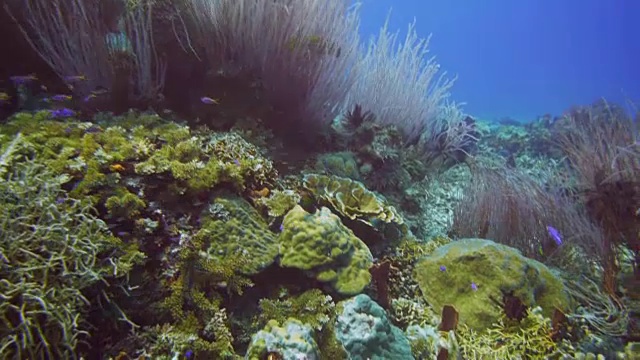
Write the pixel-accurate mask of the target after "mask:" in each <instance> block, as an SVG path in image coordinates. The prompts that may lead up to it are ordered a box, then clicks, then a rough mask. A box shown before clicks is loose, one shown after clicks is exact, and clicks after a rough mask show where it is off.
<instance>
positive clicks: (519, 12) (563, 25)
mask: <svg viewBox="0 0 640 360" xmlns="http://www.w3.org/2000/svg"><path fill="white" fill-rule="evenodd" d="M391 8H392V12H391V15H390V16H391V18H390V28H391V29H392V30H401V31H406V28H407V24H408V23H410V22H412V21H413V20H414V19H415V20H416V29H417V31H418V33H419V35H420V36H423V37H426V36H428V35H429V34H430V33H432V34H433V37H432V39H431V44H430V48H431V51H432V54H433V55H435V56H436V57H437V59H438V60H439V62H440V63H441V65H442V68H443V69H445V70H447V71H448V72H449V73H450V74H456V75H458V81H457V84H456V86H455V87H454V89H453V96H454V99H455V100H456V101H462V102H466V103H467V106H466V111H467V112H469V113H470V114H472V115H474V116H477V117H480V118H483V119H500V118H505V117H509V118H513V119H516V120H519V121H523V122H527V121H530V120H533V119H535V117H536V116H538V115H542V114H545V113H550V114H560V113H562V112H563V111H564V110H566V109H567V108H568V107H570V106H571V105H578V104H580V105H582V104H588V103H591V102H593V101H594V100H597V99H599V98H601V97H605V98H607V99H608V100H610V101H617V102H622V103H626V102H628V101H633V102H635V103H636V104H638V102H639V101H640V40H639V39H640V26H639V25H638V23H639V19H640V1H636V0H617V1H607V0H563V1H554V0H519V1H509V0H468V1H461V0H405V1H401V2H399V1H391V0H364V1H363V6H362V25H361V31H362V36H363V37H365V38H368V37H369V36H372V35H375V34H377V32H378V30H379V27H380V24H382V23H383V22H384V20H385V18H386V16H387V14H388V13H389V9H391Z"/></svg>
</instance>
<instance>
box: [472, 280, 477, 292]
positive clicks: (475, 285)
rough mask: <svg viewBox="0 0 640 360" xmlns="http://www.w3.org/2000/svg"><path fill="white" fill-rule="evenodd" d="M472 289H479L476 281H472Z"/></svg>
mask: <svg viewBox="0 0 640 360" xmlns="http://www.w3.org/2000/svg"><path fill="white" fill-rule="evenodd" d="M471 290H473V291H478V285H477V284H476V283H474V282H471Z"/></svg>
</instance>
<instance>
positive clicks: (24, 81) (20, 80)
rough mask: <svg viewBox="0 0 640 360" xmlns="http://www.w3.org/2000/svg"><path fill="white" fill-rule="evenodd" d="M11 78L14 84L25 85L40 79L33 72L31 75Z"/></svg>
mask: <svg viewBox="0 0 640 360" xmlns="http://www.w3.org/2000/svg"><path fill="white" fill-rule="evenodd" d="M9 80H11V81H12V82H13V84H14V85H24V84H27V83H30V82H32V81H35V80H38V78H37V77H36V76H35V74H31V75H17V76H10V77H9Z"/></svg>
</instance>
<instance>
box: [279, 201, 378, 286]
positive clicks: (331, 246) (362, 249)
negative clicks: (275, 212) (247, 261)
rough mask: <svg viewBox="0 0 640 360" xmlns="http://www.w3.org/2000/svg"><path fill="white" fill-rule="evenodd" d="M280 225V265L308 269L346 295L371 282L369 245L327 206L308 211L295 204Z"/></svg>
mask: <svg viewBox="0 0 640 360" xmlns="http://www.w3.org/2000/svg"><path fill="white" fill-rule="evenodd" d="M282 225H283V231H282V233H281V234H280V238H279V242H280V255H281V259H280V264H281V265H283V266H287V267H295V268H298V269H302V270H307V271H310V272H312V273H313V274H315V277H316V278H317V279H318V280H319V281H322V282H329V283H331V284H332V285H333V287H334V288H335V289H336V290H337V291H338V292H340V293H342V294H346V295H353V294H358V293H360V292H361V291H362V289H364V287H365V286H367V285H368V284H369V282H370V281H371V274H370V273H369V267H370V266H371V264H372V262H373V256H372V255H371V252H370V251H369V248H368V247H367V246H366V245H365V244H364V243H363V242H362V240H360V239H358V238H357V237H356V236H355V235H354V234H353V232H352V231H351V230H350V229H349V228H347V227H345V226H344V225H343V224H342V222H341V221H340V218H339V217H338V216H336V215H334V214H333V213H331V211H330V210H329V209H327V208H322V209H320V210H319V211H318V212H316V213H315V214H309V213H308V212H306V211H305V210H304V209H303V208H302V207H301V206H300V205H296V206H295V207H294V208H293V209H292V210H291V211H289V212H288V213H287V215H286V216H285V217H284V221H283V223H282Z"/></svg>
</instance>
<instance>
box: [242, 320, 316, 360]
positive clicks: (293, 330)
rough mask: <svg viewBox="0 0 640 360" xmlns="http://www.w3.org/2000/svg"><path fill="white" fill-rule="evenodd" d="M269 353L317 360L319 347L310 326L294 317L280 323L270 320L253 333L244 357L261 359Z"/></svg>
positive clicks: (290, 357)
mask: <svg viewBox="0 0 640 360" xmlns="http://www.w3.org/2000/svg"><path fill="white" fill-rule="evenodd" d="M269 353H276V354H279V355H280V356H281V357H282V359H306V360H317V359H318V355H319V349H318V345H317V344H316V341H315V339H314V337H313V329H312V328H311V327H310V326H308V325H306V324H304V323H302V322H300V321H299V320H296V319H288V320H287V321H286V322H285V323H284V324H282V325H280V324H279V323H278V322H277V321H276V320H271V321H269V322H268V323H267V326H265V328H264V329H263V330H260V331H259V332H258V333H256V334H255V335H253V337H252V338H251V343H250V344H249V349H248V350H247V355H246V356H245V359H247V360H261V359H265V358H266V357H267V355H268V354H269Z"/></svg>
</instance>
